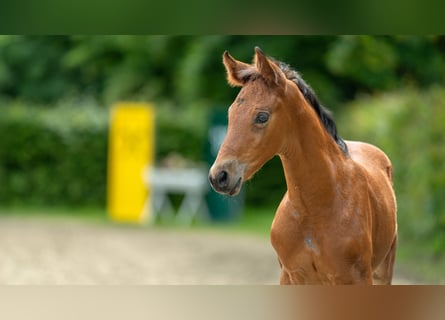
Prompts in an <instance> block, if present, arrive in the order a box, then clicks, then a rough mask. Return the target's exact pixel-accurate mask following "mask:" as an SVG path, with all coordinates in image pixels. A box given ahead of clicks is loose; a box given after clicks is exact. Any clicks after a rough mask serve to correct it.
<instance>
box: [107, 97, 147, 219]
mask: <svg viewBox="0 0 445 320" xmlns="http://www.w3.org/2000/svg"><path fill="white" fill-rule="evenodd" d="M154 129H155V126H154V110H153V108H152V106H151V105H149V104H145V103H118V104H116V105H114V106H113V108H112V111H111V116H110V130H109V151H108V182H107V208H108V214H109V216H110V217H111V218H112V219H113V220H115V221H119V222H132V223H142V222H144V221H145V220H146V219H148V216H147V215H148V214H150V206H149V205H147V204H149V203H150V201H149V200H150V199H149V196H150V190H149V189H148V187H147V186H146V185H145V183H144V174H145V171H146V168H148V167H150V166H152V165H153V161H154V139H155V138H154Z"/></svg>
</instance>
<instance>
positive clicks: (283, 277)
mask: <svg viewBox="0 0 445 320" xmlns="http://www.w3.org/2000/svg"><path fill="white" fill-rule="evenodd" d="M286 284H292V282H291V281H290V277H289V273H287V272H286V270H284V269H283V268H281V275H280V285H286Z"/></svg>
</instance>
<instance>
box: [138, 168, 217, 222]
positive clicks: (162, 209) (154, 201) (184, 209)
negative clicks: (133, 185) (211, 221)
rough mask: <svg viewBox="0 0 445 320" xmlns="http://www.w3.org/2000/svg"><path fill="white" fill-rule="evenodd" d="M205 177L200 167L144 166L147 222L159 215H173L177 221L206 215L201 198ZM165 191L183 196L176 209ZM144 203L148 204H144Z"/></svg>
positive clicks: (189, 220)
mask: <svg viewBox="0 0 445 320" xmlns="http://www.w3.org/2000/svg"><path fill="white" fill-rule="evenodd" d="M207 176H208V170H207V169H203V168H148V169H147V170H146V172H145V174H144V179H145V183H146V185H147V187H149V188H150V190H151V197H149V198H151V208H152V212H151V213H152V214H151V222H154V221H155V220H156V219H157V218H158V217H160V218H161V219H166V218H174V219H175V220H177V221H178V222H180V223H181V224H190V223H192V221H193V219H195V218H197V217H198V216H200V218H203V219H206V218H208V215H209V212H208V207H207V204H206V200H205V195H206V193H207V191H208V189H209V182H208V180H207ZM169 194H183V195H184V198H183V199H182V201H181V204H180V206H179V209H178V210H177V212H175V210H174V208H173V205H172V203H171V200H170V198H169ZM147 201H150V199H148V200H147ZM147 205H149V204H148V203H146V206H147Z"/></svg>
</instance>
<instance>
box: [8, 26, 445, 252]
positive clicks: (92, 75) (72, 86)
mask: <svg viewBox="0 0 445 320" xmlns="http://www.w3.org/2000/svg"><path fill="white" fill-rule="evenodd" d="M254 46H260V47H261V48H262V49H263V50H264V51H265V52H266V53H267V54H269V55H271V56H273V57H275V58H276V59H278V60H282V61H284V62H286V63H289V64H290V65H291V66H293V67H294V68H295V69H297V70H298V71H300V73H301V74H302V76H303V77H304V78H305V80H306V81H307V82H308V83H309V84H310V85H311V86H312V87H313V89H314V91H315V92H316V93H317V95H318V96H319V98H320V100H321V101H322V103H323V104H324V105H325V106H326V107H328V108H329V109H331V110H333V111H334V115H335V117H336V118H339V120H340V122H339V123H338V128H339V131H340V134H341V135H342V136H344V137H345V138H349V139H353V140H356V139H362V140H365V141H369V142H371V143H373V142H374V143H376V144H377V145H379V146H380V147H382V148H383V149H384V150H385V151H386V152H387V153H388V154H389V156H390V157H391V159H392V161H393V163H394V168H395V177H396V180H395V185H396V190H397V196H398V199H399V220H400V223H401V226H403V230H404V231H403V232H406V234H407V235H410V236H412V237H415V239H424V240H425V241H426V239H429V241H430V243H431V244H432V247H433V249H432V250H433V252H436V253H438V252H440V250H441V248H443V246H444V245H443V244H444V242H445V240H444V237H445V236H444V234H445V232H443V228H444V227H443V226H444V219H445V218H444V216H443V212H444V204H443V200H441V199H445V197H444V195H443V190H444V185H445V182H444V177H443V174H442V173H443V172H444V170H443V163H445V155H444V154H443V152H442V150H443V134H442V128H443V123H444V120H445V119H444V115H443V111H442V109H445V108H444V101H443V98H444V97H443V91H442V90H441V89H440V88H441V87H444V85H445V37H444V36H229V35H214V36H176V35H172V36H163V35H157V36H0V112H1V114H0V137H1V139H0V181H1V184H0V202H1V203H5V204H8V203H17V202H21V203H23V202H31V203H42V204H51V203H59V204H79V205H82V204H96V205H102V204H104V202H105V201H104V197H105V184H106V149H107V128H108V123H107V121H108V109H109V107H110V106H111V105H112V104H113V103H114V102H116V101H120V100H131V101H150V102H153V104H154V105H155V106H156V114H157V146H156V149H157V150H156V155H157V160H158V161H159V160H161V159H162V158H164V157H167V156H168V155H169V154H170V153H171V152H176V153H179V154H181V155H182V156H183V157H185V158H187V159H191V160H193V161H200V160H201V159H203V150H204V144H205V140H206V139H207V132H206V130H207V126H208V124H207V119H208V117H209V113H210V112H211V111H212V110H213V109H215V108H218V109H221V107H220V106H224V107H222V108H223V109H225V108H226V107H227V106H228V105H229V104H230V103H231V102H232V101H233V99H234V97H235V96H236V94H237V93H238V91H239V90H238V89H237V88H231V87H230V86H228V85H227V83H226V80H225V70H224V68H223V66H222V63H221V55H222V53H223V51H224V50H226V49H227V50H229V51H230V52H231V54H232V55H233V56H234V57H235V58H237V59H239V60H241V61H245V62H249V61H251V59H252V56H253V48H254ZM407 88H408V89H407ZM351 101H355V102H353V103H351ZM348 117H349V118H348ZM246 191H247V192H246V203H247V204H248V205H251V206H257V207H260V206H267V207H270V206H272V207H274V206H277V205H278V203H279V201H280V198H281V196H282V195H283V193H284V192H285V183H284V177H283V172H282V168H281V164H280V162H279V161H278V159H274V160H273V161H271V162H269V163H268V164H266V165H265V166H264V168H263V169H262V170H261V171H260V172H258V173H257V174H256V176H255V178H254V179H253V180H252V181H250V182H249V183H247V185H246Z"/></svg>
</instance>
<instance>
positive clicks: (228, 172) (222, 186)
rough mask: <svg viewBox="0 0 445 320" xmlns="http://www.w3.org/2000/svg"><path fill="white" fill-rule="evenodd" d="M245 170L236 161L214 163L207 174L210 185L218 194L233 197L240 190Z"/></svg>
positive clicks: (244, 167)
mask: <svg viewBox="0 0 445 320" xmlns="http://www.w3.org/2000/svg"><path fill="white" fill-rule="evenodd" d="M245 169H246V165H245V164H242V163H239V162H238V161H237V160H227V161H224V162H222V163H217V162H215V164H214V165H213V166H212V167H211V168H210V172H209V181H210V185H211V186H212V188H213V189H214V190H215V191H216V192H218V193H221V194H225V195H229V196H235V195H237V194H238V193H239V192H240V190H241V186H242V184H243V176H244V171H245Z"/></svg>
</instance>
